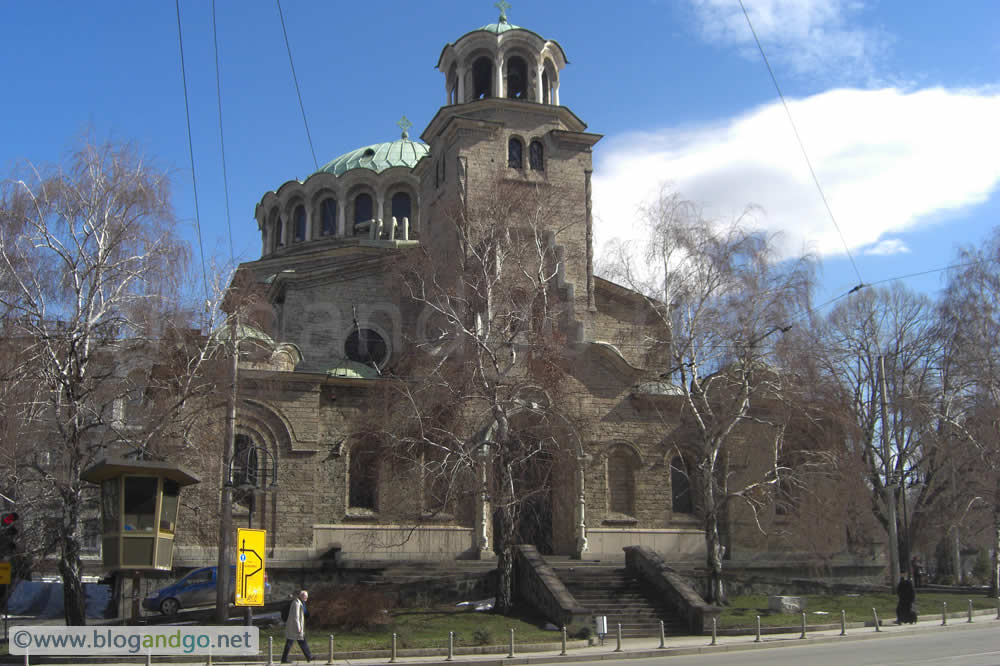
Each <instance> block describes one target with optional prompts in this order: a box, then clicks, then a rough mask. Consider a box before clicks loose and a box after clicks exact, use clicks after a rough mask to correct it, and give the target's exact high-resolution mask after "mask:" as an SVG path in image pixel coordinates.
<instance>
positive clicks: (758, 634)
mask: <svg viewBox="0 0 1000 666" xmlns="http://www.w3.org/2000/svg"><path fill="white" fill-rule="evenodd" d="M753 642H754V643H760V615H758V616H757V638H755V639H753Z"/></svg>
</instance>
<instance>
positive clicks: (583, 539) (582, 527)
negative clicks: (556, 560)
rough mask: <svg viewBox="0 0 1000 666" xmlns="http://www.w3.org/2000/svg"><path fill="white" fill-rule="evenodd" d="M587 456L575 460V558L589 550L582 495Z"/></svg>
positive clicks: (585, 504)
mask: <svg viewBox="0 0 1000 666" xmlns="http://www.w3.org/2000/svg"><path fill="white" fill-rule="evenodd" d="M587 459H588V456H586V455H579V456H577V459H576V485H577V492H579V495H578V497H577V502H576V506H577V512H578V518H579V520H578V522H577V524H576V556H577V558H581V557H583V554H584V553H586V552H587V551H589V550H590V546H588V545H587V513H586V511H587V496H586V493H584V486H583V483H584V478H585V476H586V475H585V468H586V463H587Z"/></svg>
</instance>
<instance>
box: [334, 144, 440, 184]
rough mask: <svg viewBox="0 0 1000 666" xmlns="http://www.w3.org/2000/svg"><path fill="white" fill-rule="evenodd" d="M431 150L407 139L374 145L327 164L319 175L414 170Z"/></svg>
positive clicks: (363, 147) (344, 155)
mask: <svg viewBox="0 0 1000 666" xmlns="http://www.w3.org/2000/svg"><path fill="white" fill-rule="evenodd" d="M430 149H431V147H430V146H428V145H427V144H426V143H423V142H420V141H411V140H410V139H409V138H406V137H403V138H401V139H397V140H395V141H387V142H385V143H374V144H372V145H370V146H362V147H361V148H358V149H357V150H352V151H351V152H349V153H344V154H343V155H341V156H340V157H338V158H336V159H334V160H332V161H330V162H327V163H326V164H325V165H324V166H323V167H322V168H321V169H320V170H319V171H317V173H321V172H322V173H332V174H333V175H335V176H339V175H341V174H344V173H347V172H348V171H351V170H352V169H368V170H369V171H374V172H375V173H382V172H383V171H385V170H387V169H392V168H394V167H406V168H408V169H412V168H413V167H415V166H416V165H417V162H419V161H420V160H421V158H423V157H424V156H425V155H427V153H429V152H430Z"/></svg>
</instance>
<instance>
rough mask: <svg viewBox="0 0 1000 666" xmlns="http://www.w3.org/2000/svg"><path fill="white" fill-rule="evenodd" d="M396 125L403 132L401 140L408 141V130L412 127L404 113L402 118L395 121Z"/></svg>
mask: <svg viewBox="0 0 1000 666" xmlns="http://www.w3.org/2000/svg"><path fill="white" fill-rule="evenodd" d="M396 124H397V125H399V127H400V129H402V130H403V138H404V139H409V138H410V132H409V129H410V128H411V127H413V123H411V122H410V120H409V119H408V118H407V117H406V114H405V113H404V114H403V117H402V118H400V119H399V120H398V121H396Z"/></svg>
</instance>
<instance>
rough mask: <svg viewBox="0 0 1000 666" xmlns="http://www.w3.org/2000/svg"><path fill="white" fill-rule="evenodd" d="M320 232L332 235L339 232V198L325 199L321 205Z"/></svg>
mask: <svg viewBox="0 0 1000 666" xmlns="http://www.w3.org/2000/svg"><path fill="white" fill-rule="evenodd" d="M319 209H320V210H319V215H320V220H321V222H320V234H322V235H323V236H332V235H333V234H335V233H337V200H336V199H329V198H328V199H323V202H322V203H321V204H320V205H319Z"/></svg>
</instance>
